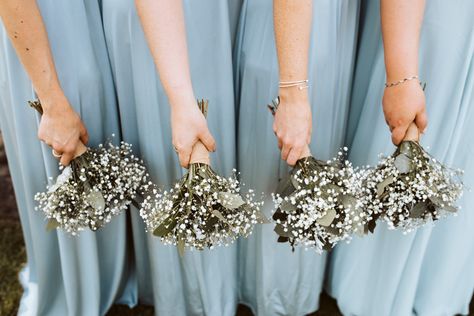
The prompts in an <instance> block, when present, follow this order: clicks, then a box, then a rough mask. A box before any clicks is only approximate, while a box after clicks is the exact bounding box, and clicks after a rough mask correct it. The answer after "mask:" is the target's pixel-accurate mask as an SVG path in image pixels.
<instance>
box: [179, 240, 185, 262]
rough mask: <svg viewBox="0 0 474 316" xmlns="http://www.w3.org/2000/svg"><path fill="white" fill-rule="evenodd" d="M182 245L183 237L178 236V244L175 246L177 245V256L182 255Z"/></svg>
mask: <svg viewBox="0 0 474 316" xmlns="http://www.w3.org/2000/svg"><path fill="white" fill-rule="evenodd" d="M184 246H185V244H184V239H183V238H179V239H178V245H177V247H178V253H179V256H180V257H181V258H182V257H184Z"/></svg>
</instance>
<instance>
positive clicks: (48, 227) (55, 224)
mask: <svg viewBox="0 0 474 316" xmlns="http://www.w3.org/2000/svg"><path fill="white" fill-rule="evenodd" d="M59 225H60V224H59V222H58V221H57V220H56V219H54V218H50V219H49V220H48V223H47V224H46V230H47V231H48V232H49V231H52V230H53V229H56V228H58V227H59Z"/></svg>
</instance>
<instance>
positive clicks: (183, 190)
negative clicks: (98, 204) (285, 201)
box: [140, 163, 266, 254]
mask: <svg viewBox="0 0 474 316" xmlns="http://www.w3.org/2000/svg"><path fill="white" fill-rule="evenodd" d="M261 206H262V203H261V202H257V201H255V193H254V192H253V191H251V190H250V191H249V192H248V193H246V194H244V195H242V194H241V192H240V184H239V181H238V180H237V179H236V177H235V170H234V175H233V176H231V177H228V178H225V177H221V176H219V175H217V174H216V173H215V172H214V171H213V170H212V169H211V167H210V166H209V165H207V164H202V163H194V164H191V165H190V167H189V171H188V173H187V174H186V175H185V176H184V177H183V178H182V179H181V180H180V181H179V182H178V183H177V184H176V185H175V186H174V187H173V188H172V189H171V190H169V191H165V192H160V190H158V189H155V190H154V195H152V196H149V197H147V198H146V199H145V200H144V202H143V204H142V208H141V210H140V215H141V217H142V218H143V220H144V221H145V223H146V226H147V229H148V231H150V232H153V234H154V235H155V236H159V237H161V240H162V242H163V243H165V244H171V245H177V246H178V249H179V251H180V254H183V253H184V249H185V247H189V248H195V249H198V250H202V249H204V248H211V249H212V248H214V247H215V246H221V245H224V246H227V245H229V244H230V243H232V242H233V241H234V240H236V239H237V238H238V237H239V236H243V237H247V236H249V235H250V234H251V232H252V229H253V227H254V225H255V224H257V223H263V222H265V221H266V219H265V217H264V216H263V215H262V214H261V212H260V208H261Z"/></svg>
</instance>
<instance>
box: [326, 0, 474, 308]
mask: <svg viewBox="0 0 474 316" xmlns="http://www.w3.org/2000/svg"><path fill="white" fill-rule="evenodd" d="M361 12H362V14H361V17H364V18H363V20H362V23H361V30H360V32H361V33H360V44H359V45H360V49H359V51H358V59H357V63H356V65H357V66H356V74H355V79H354V86H353V95H352V100H351V112H350V119H349V129H348V137H347V141H348V144H349V145H350V156H349V157H350V159H351V160H352V161H353V162H354V163H355V164H359V165H365V164H367V163H370V164H375V163H376V162H377V160H378V157H377V155H378V154H379V153H381V152H383V153H385V154H390V153H391V152H393V150H394V147H393V146H392V145H391V140H390V133H389V130H388V128H387V126H386V124H385V120H384V117H383V112H382V107H381V100H382V95H383V89H384V87H383V83H384V82H385V70H384V60H383V47H382V38H381V30H380V13H379V12H380V6H379V1H364V2H363V6H362V11H361ZM473 18H474V2H472V1H470V0H461V1H458V2H456V4H455V5H454V4H453V3H448V2H446V1H443V0H431V1H427V2H426V10H425V16H424V21H423V27H422V32H421V43H420V78H421V79H422V80H423V81H425V82H427V87H426V91H425V93H426V104H427V110H428V116H429V125H428V129H427V132H426V134H425V136H424V137H423V138H422V144H423V146H425V148H428V150H429V152H430V153H431V154H432V155H433V156H434V157H436V158H437V159H439V160H440V161H442V162H444V163H445V164H446V165H448V166H454V167H457V168H462V169H464V170H465V176H464V181H465V183H466V186H467V187H468V188H469V187H470V188H473V185H474V164H473V162H472V155H473V154H474V140H473V138H472V126H473V124H474V68H473V67H474V24H473V23H472V21H473ZM473 203H474V192H472V190H471V191H466V192H465V196H464V198H463V199H462V201H461V206H462V208H463V209H462V210H461V211H460V212H459V216H457V217H453V218H448V219H443V220H441V221H439V222H436V224H435V226H434V228H433V227H432V225H429V226H428V227H424V228H422V229H418V231H416V232H414V233H410V234H408V235H403V234H402V233H401V232H398V231H389V230H388V229H387V228H386V226H384V225H380V226H379V227H378V228H377V229H376V232H375V234H374V235H372V236H368V237H364V238H363V239H358V240H354V241H353V242H352V243H351V244H350V245H340V246H338V247H337V248H336V249H335V251H334V252H333V253H332V255H331V257H330V261H329V275H328V282H327V284H328V290H329V293H330V294H331V295H332V296H333V297H335V298H336V299H337V301H338V304H339V307H340V309H341V311H342V313H343V314H344V315H364V316H371V315H377V316H379V315H387V316H390V315H393V316H398V315H423V316H448V315H454V314H464V315H466V314H468V306H469V302H470V300H471V297H472V295H473V290H474V213H473Z"/></svg>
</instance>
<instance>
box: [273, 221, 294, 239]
mask: <svg viewBox="0 0 474 316" xmlns="http://www.w3.org/2000/svg"><path fill="white" fill-rule="evenodd" d="M273 230H274V231H275V233H277V234H278V236H282V237H291V232H290V230H288V231H285V230H284V229H283V226H281V225H280V224H276V225H275V228H274V229H273Z"/></svg>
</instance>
